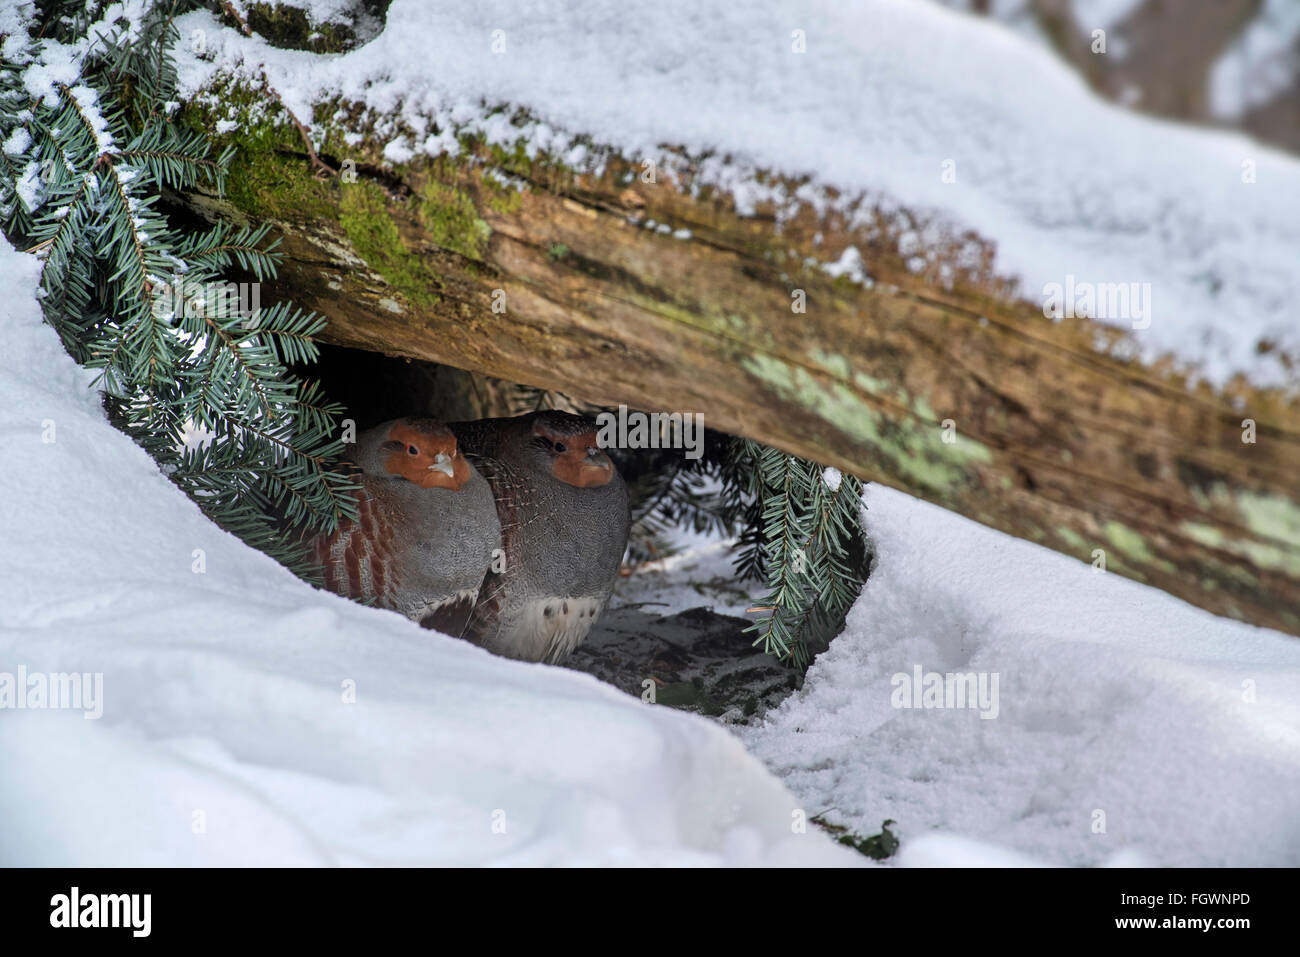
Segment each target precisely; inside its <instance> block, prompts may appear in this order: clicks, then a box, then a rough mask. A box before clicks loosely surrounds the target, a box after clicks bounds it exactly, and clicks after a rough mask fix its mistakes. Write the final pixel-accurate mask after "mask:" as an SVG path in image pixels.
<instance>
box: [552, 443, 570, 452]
mask: <svg viewBox="0 0 1300 957" xmlns="http://www.w3.org/2000/svg"><path fill="white" fill-rule="evenodd" d="M568 450H569V449H568V446H566V445H565V444H564V443H563V442H556V443H555V451H557V452H567V451H568Z"/></svg>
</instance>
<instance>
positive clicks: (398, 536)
mask: <svg viewBox="0 0 1300 957" xmlns="http://www.w3.org/2000/svg"><path fill="white" fill-rule="evenodd" d="M351 453H352V460H353V461H354V462H355V464H356V466H357V467H358V469H359V471H360V475H359V479H360V484H361V492H360V494H359V496H358V501H357V518H356V520H355V521H348V522H344V523H343V524H341V525H340V526H339V528H338V529H337V530H336V531H335V532H334V533H333V534H331V535H321V536H318V537H317V538H316V539H315V541H314V542H313V543H312V546H313V547H312V552H311V557H312V562H313V564H314V565H315V566H316V568H317V570H318V571H319V573H320V575H321V579H322V581H323V582H324V585H325V587H326V588H328V589H329V590H330V591H333V592H337V593H338V594H340V595H344V596H346V597H348V598H352V599H354V600H357V601H362V602H365V603H367V604H374V605H377V606H378V607H380V608H390V609H393V610H394V611H398V612H401V613H402V614H404V615H406V616H407V617H408V618H411V619H412V620H414V621H418V622H420V623H421V624H423V625H425V626H426V627H429V628H436V629H438V630H439V631H443V632H446V633H448V634H452V635H459V634H460V632H461V630H462V629H463V628H464V625H465V622H466V620H467V618H468V615H469V612H470V610H471V609H472V608H473V606H474V602H475V600H476V599H477V597H478V589H479V585H480V584H481V582H482V580H483V575H484V572H485V570H486V569H487V568H488V567H489V565H490V564H491V561H492V553H493V551H494V550H495V549H497V548H498V547H499V546H500V542H501V534H500V526H499V523H498V520H497V515H496V507H495V504H494V502H493V498H492V491H491V489H490V487H489V486H488V484H487V482H486V481H484V479H483V477H482V476H481V475H479V474H478V472H477V471H476V470H475V469H474V466H472V465H471V464H470V463H469V462H468V461H467V460H466V458H465V456H464V455H463V454H462V452H461V450H460V448H459V444H458V442H457V440H456V436H455V435H454V434H452V432H451V430H450V429H448V428H447V426H446V425H444V424H443V423H441V422H439V421H438V420H436V419H427V418H402V419H394V420H392V421H390V422H385V423H383V424H382V425H379V426H376V427H375V428H373V429H370V430H369V431H367V432H364V433H362V434H361V435H360V436H358V437H357V442H356V445H355V446H354V447H353V448H352V450H351Z"/></svg>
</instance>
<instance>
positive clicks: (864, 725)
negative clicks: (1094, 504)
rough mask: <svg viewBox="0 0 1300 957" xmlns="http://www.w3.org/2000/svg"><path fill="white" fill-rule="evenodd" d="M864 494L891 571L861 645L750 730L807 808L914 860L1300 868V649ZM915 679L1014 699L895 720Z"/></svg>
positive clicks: (880, 494) (876, 580)
mask: <svg viewBox="0 0 1300 957" xmlns="http://www.w3.org/2000/svg"><path fill="white" fill-rule="evenodd" d="M865 500H866V503H867V506H868V512H867V520H868V529H869V532H870V535H871V537H872V540H873V542H874V544H875V548H876V564H875V566H874V569H873V572H872V576H871V579H870V580H869V581H868V583H867V587H866V588H865V590H864V591H863V594H862V597H861V598H860V599H859V601H858V603H857V604H856V605H855V606H854V609H853V610H852V611H851V612H850V615H849V620H848V625H847V628H846V630H845V632H844V634H842V635H841V636H840V637H839V638H837V639H835V641H834V642H832V643H831V647H830V650H829V651H828V652H826V653H825V654H823V655H822V656H821V657H819V658H818V659H817V661H816V662H815V663H814V664H813V666H812V668H811V670H810V671H809V673H808V677H807V681H806V683H805V685H804V687H803V688H802V690H801V691H799V692H797V693H796V694H795V695H794V696H792V697H791V698H789V699H787V700H786V702H785V703H784V704H783V705H782V706H781V707H780V708H779V709H777V710H776V711H774V712H771V713H769V715H768V718H767V721H766V722H764V723H763V724H761V725H758V726H756V727H752V728H740V729H737V730H738V732H739V733H740V734H741V737H742V738H743V739H744V740H745V742H746V744H748V745H749V747H750V749H751V750H752V751H753V753H754V754H756V755H758V756H759V757H760V758H762V759H763V760H764V762H766V763H767V765H768V766H769V767H771V768H773V769H775V770H776V771H777V772H778V773H779V774H780V775H781V777H782V778H783V780H784V781H785V782H786V784H788V785H789V786H790V788H791V789H792V790H793V791H794V793H795V794H796V795H797V796H798V797H799V798H800V799H801V800H802V801H803V802H804V804H805V806H806V807H807V808H808V811H809V813H810V814H817V813H821V812H824V811H825V812H828V813H826V817H827V819H828V820H830V821H832V822H835V823H839V824H844V825H847V826H849V827H851V828H852V829H854V830H856V831H858V832H859V833H862V834H873V833H875V832H876V831H878V830H879V829H880V822H881V821H882V820H883V819H885V818H893V819H894V820H896V821H898V827H897V828H896V829H895V830H896V832H898V833H900V835H901V836H902V838H903V849H902V852H901V856H902V860H903V862H904V863H916V864H932V863H942V862H949V861H952V860H961V859H965V860H970V861H985V860H987V861H992V860H993V859H996V855H994V857H990V856H989V854H984V853H982V852H980V851H979V849H978V848H979V845H975V846H974V850H972V849H971V847H969V846H967V845H966V844H965V841H958V840H955V839H953V838H952V837H951V836H948V837H944V838H936V837H928V838H927V839H925V840H922V841H920V842H917V841H916V840H915V839H917V838H922V837H925V836H926V835H927V832H929V831H931V829H939V830H941V831H942V832H947V834H948V835H952V834H953V833H955V834H958V835H961V836H963V837H964V838H975V839H978V840H979V841H981V842H983V843H984V844H992V845H999V846H1002V847H1004V848H1009V849H1011V850H1013V851H1015V852H1017V853H1019V854H1021V855H1025V856H1028V857H1029V858H1035V859H1038V860H1041V861H1046V862H1051V863H1058V864H1096V863H1102V862H1115V861H1116V860H1117V859H1118V860H1120V861H1128V862H1143V863H1147V864H1154V865H1169V866H1182V865H1252V866H1254V865H1267V866H1291V867H1294V866H1297V865H1300V814H1297V807H1298V806H1297V796H1298V795H1300V638H1296V637H1293V636H1290V635H1285V634H1281V633H1279V632H1275V631H1268V630H1264V629H1259V628H1252V627H1250V626H1248V625H1243V624H1241V623H1240V622H1235V621H1230V620H1228V619H1224V618H1216V617H1215V616H1213V615H1211V614H1209V613H1207V612H1204V611H1201V610H1200V609H1198V608H1194V607H1192V606H1190V605H1188V604H1186V603H1184V602H1182V601H1179V600H1178V599H1176V598H1173V597H1171V596H1169V595H1167V594H1165V593H1163V592H1159V591H1156V590H1154V589H1151V588H1147V587H1145V586H1142V585H1139V584H1137V583H1135V582H1132V581H1128V580H1127V579H1123V578H1120V577H1119V576H1117V575H1113V574H1106V573H1097V572H1094V571H1093V568H1092V566H1091V565H1090V564H1088V563H1087V559H1086V558H1085V560H1082V561H1076V560H1074V559H1072V558H1069V557H1068V556H1064V555H1058V554H1056V553H1054V552H1051V551H1048V550H1047V549H1044V548H1042V547H1040V546H1038V545H1034V544H1032V543H1029V542H1024V541H1020V540H1018V539H1014V538H1011V537H1009V536H1007V535H1003V534H1002V533H1000V532H996V531H993V530H991V529H988V528H985V527H984V526H982V525H979V524H977V523H975V522H972V521H969V520H967V519H964V518H961V517H960V516H956V515H953V514H952V513H951V512H947V511H944V510H943V509H940V508H938V507H936V506H933V505H930V504H928V503H925V502H921V501H918V500H916V499H913V498H910V497H908V496H906V495H904V494H902V493H901V492H896V491H894V490H892V489H887V488H883V487H879V486H874V485H873V486H869V487H868V489H867V493H866V496H865ZM917 667H920V668H921V670H922V674H923V675H928V674H930V673H939V674H945V675H946V674H971V673H973V674H975V675H977V676H980V675H983V676H986V678H988V679H990V680H988V681H987V683H986V684H985V689H986V690H988V691H990V692H991V691H992V690H993V687H994V686H993V684H992V681H991V678H992V676H993V675H997V676H998V682H997V686H996V690H997V695H996V697H995V698H994V697H993V696H992V695H990V696H989V697H988V698H986V699H985V703H986V705H987V706H986V707H983V708H981V707H967V708H962V709H943V708H933V707H920V708H917V707H896V706H895V705H896V704H899V703H908V704H915V703H916V701H917V699H916V698H914V697H912V696H911V695H910V694H909V695H904V696H902V698H901V701H900V700H899V698H898V696H897V691H898V689H900V688H904V687H905V686H904V685H903V682H902V681H901V680H897V679H896V678H895V676H897V675H906V676H908V677H909V678H912V677H914V675H915V669H916V668H917ZM924 680H925V679H924V678H923V683H924ZM906 690H909V691H910V688H908V689H906ZM921 703H922V704H924V703H925V699H924V697H922V698H921ZM982 714H987V715H988V717H983V716H982ZM830 809H833V810H830ZM1103 828H1104V830H1103ZM986 850H987V848H986ZM990 853H992V852H990Z"/></svg>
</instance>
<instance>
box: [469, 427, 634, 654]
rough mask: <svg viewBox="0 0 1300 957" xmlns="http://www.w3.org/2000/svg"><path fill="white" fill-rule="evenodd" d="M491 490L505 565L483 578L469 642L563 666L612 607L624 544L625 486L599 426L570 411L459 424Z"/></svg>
mask: <svg viewBox="0 0 1300 957" xmlns="http://www.w3.org/2000/svg"><path fill="white" fill-rule="evenodd" d="M451 428H452V431H453V432H455V434H456V436H457V437H458V438H459V439H460V440H461V443H462V447H463V448H464V450H465V452H466V453H467V454H468V455H469V456H470V458H471V459H473V461H474V462H475V464H476V465H477V467H478V468H479V470H480V471H481V472H482V473H483V475H484V476H485V477H486V479H487V480H488V482H489V484H490V485H491V486H492V492H493V495H494V497H495V499H496V508H497V515H498V517H499V519H500V523H501V542H502V544H501V547H502V549H503V553H504V567H494V568H493V569H492V570H490V571H489V572H488V574H487V575H486V576H485V578H484V581H483V585H482V587H481V589H480V592H479V599H478V602H477V604H476V605H475V607H474V611H473V613H472V614H471V616H470V621H469V624H468V625H467V626H466V629H465V633H464V634H465V637H467V638H469V639H470V640H471V641H474V642H477V643H478V644H481V645H483V646H484V647H486V648H488V649H489V650H491V651H494V652H496V653H498V654H502V655H505V656H507V657H511V658H520V659H524V660H527V661H547V662H557V661H561V660H563V659H564V658H566V657H567V656H568V655H569V654H570V653H571V652H572V651H573V649H575V648H577V647H578V645H580V644H581V643H582V642H583V641H584V640H585V639H586V637H587V634H588V632H590V631H591V627H592V625H593V624H595V621H596V618H597V616H598V615H599V614H600V612H601V611H602V610H603V609H604V607H605V605H606V603H607V602H608V601H609V597H610V594H611V593H612V591H613V588H614V582H615V581H616V580H617V578H618V568H619V564H620V563H621V561H622V558H623V552H624V550H625V549H626V547H627V536H628V528H629V525H630V519H629V515H628V500H627V488H626V486H625V485H624V484H623V479H622V477H621V476H620V475H619V474H618V469H616V468H615V467H614V463H613V462H612V461H611V460H610V458H609V456H608V455H607V454H605V452H604V451H602V450H601V448H600V445H599V442H598V441H597V428H596V423H595V421H594V420H592V419H590V418H588V417H586V416H579V415H572V414H570V413H567V412H556V411H546V412H535V413H533V414H531V415H525V416H518V417H516V418H512V419H484V420H481V421H478V422H465V423H453V424H452V426H451Z"/></svg>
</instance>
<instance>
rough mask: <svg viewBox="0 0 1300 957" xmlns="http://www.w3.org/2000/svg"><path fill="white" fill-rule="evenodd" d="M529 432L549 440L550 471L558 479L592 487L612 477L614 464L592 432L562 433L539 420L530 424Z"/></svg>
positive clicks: (577, 485)
mask: <svg viewBox="0 0 1300 957" xmlns="http://www.w3.org/2000/svg"><path fill="white" fill-rule="evenodd" d="M533 435H536V436H538V437H540V438H541V439H543V440H544V441H546V442H547V443H549V445H550V450H551V455H552V459H551V474H552V475H554V476H555V477H556V478H557V479H559V480H560V481H561V482H567V483H568V484H569V485H573V486H576V487H577V488H593V487H595V486H598V485H606V484H608V483H609V480H610V479H612V478H613V477H614V463H613V462H611V461H610V459H609V456H608V455H606V454H605V453H604V452H602V451H601V450H600V445H599V444H598V443H597V441H596V433H595V432H594V431H592V432H581V433H578V434H575V435H565V434H564V433H562V432H555V431H553V430H551V429H550V428H548V427H547V425H546V424H545V423H544V422H540V421H539V422H537V423H535V424H534V425H533Z"/></svg>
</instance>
